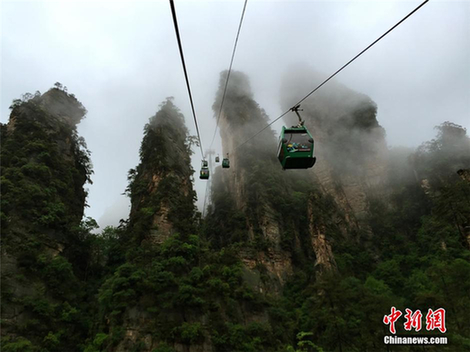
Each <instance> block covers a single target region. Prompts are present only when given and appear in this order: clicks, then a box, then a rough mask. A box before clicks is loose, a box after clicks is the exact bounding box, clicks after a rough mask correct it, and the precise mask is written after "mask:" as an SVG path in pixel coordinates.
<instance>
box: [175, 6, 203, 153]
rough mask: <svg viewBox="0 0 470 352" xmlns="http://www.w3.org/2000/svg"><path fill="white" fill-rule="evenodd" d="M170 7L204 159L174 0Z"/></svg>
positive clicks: (200, 144)
mask: <svg viewBox="0 0 470 352" xmlns="http://www.w3.org/2000/svg"><path fill="white" fill-rule="evenodd" d="M170 7H171V14H172V16H173V24H174V26H175V33H176V39H177V41H178V48H179V52H180V56H181V63H182V64H183V71H184V77H185V79H186V87H187V88H188V94H189V101H190V102H191V110H192V112H193V117H194V124H195V125H196V132H197V137H198V139H199V148H200V149H201V155H202V159H203V160H204V159H205V157H204V149H203V148H202V141H201V134H200V133H199V125H198V123H197V117H196V110H195V109H194V102H193V96H192V94H191V87H190V85H189V78H188V72H187V70H186V64H185V61H184V55H183V46H182V45H181V38H180V32H179V29H178V20H177V18H176V10H175V4H174V2H173V0H170Z"/></svg>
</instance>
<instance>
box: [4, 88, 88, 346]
mask: <svg viewBox="0 0 470 352" xmlns="http://www.w3.org/2000/svg"><path fill="white" fill-rule="evenodd" d="M11 108H12V112H11V115H10V120H9V122H8V124H7V125H5V126H2V127H1V128H2V141H1V142H2V151H1V160H2V172H1V174H2V213H1V217H2V335H4V337H5V339H6V340H8V339H10V338H13V337H15V338H17V339H20V340H23V341H24V343H25V344H29V343H31V344H35V345H38V346H43V339H44V338H45V336H46V335H47V334H48V333H49V332H50V334H54V333H57V331H58V330H59V329H60V325H61V324H67V323H65V322H63V321H61V319H60V318H59V316H58V315H57V314H56V312H55V311H53V310H48V309H50V308H51V307H53V306H54V307H55V309H56V310H57V313H58V311H59V310H60V309H75V308H74V307H75V306H76V305H77V304H78V300H79V298H78V296H77V295H76V292H75V293H74V289H76V288H77V286H76V285H78V281H77V278H76V277H75V274H74V273H73V272H72V266H71V264H70V262H69V261H68V259H67V251H68V250H69V248H71V246H73V244H74V242H75V241H76V240H77V236H78V232H77V231H78V227H79V225H80V221H81V219H82V216H83V211H84V206H85V198H86V191H85V190H84V189H83V185H84V183H85V182H86V181H87V180H89V177H90V174H91V162H90V159H89V157H88V155H89V152H88V151H87V150H86V146H85V143H84V140H83V139H82V138H80V137H78V135H77V131H76V124H77V123H79V122H80V120H81V119H82V118H83V117H84V115H85V113H86V110H85V108H84V107H83V106H82V104H81V103H80V102H79V101H78V100H77V99H76V98H75V97H74V96H73V95H70V94H68V93H67V92H65V91H63V90H61V89H57V88H54V89H51V90H49V91H48V92H46V93H45V94H43V95H40V94H39V92H37V93H36V94H35V95H34V96H33V95H30V94H29V95H26V96H25V97H24V99H23V100H16V101H15V102H14V104H13V105H12V107H11ZM78 270H80V269H78ZM62 280H68V281H69V282H63V281H62ZM67 286H68V287H67ZM66 302H67V303H66ZM69 303H70V304H69ZM39 306H42V307H43V309H40V308H39ZM46 317H47V318H46ZM34 321H36V322H37V323H36V324H35V323H33V322H34ZM39 322H42V323H41V324H40V323H39ZM75 337H76V336H75ZM71 339H73V338H72V337H70V340H68V342H71ZM28 341H29V342H28ZM64 343H66V342H64ZM25 346H26V345H25Z"/></svg>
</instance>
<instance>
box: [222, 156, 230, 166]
mask: <svg viewBox="0 0 470 352" xmlns="http://www.w3.org/2000/svg"><path fill="white" fill-rule="evenodd" d="M229 167H230V160H229V159H228V153H227V157H226V158H223V160H222V168H224V169H228V168H229Z"/></svg>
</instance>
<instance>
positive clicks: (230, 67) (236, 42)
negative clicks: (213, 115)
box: [209, 0, 248, 148]
mask: <svg viewBox="0 0 470 352" xmlns="http://www.w3.org/2000/svg"><path fill="white" fill-rule="evenodd" d="M247 2H248V0H245V4H244V5H243V11H242V16H241V18H240V24H239V25H238V31H237V37H236V38H235V44H234V46H233V51H232V58H231V60H230V66H229V69H228V73H227V79H226V80H225V87H224V94H223V95H222V102H221V103H220V109H219V113H218V115H217V122H216V125H215V130H214V136H213V137H212V142H211V145H210V147H209V148H211V147H212V144H213V143H214V140H215V136H216V134H217V128H218V127H219V120H220V114H221V113H222V107H223V106H224V101H225V94H226V93H227V86H228V81H229V79H230V72H231V71H232V65H233V59H234V58H235V51H236V50H237V44H238V37H239V36H240V30H241V28H242V23H243V18H244V16H245V10H246V4H247Z"/></svg>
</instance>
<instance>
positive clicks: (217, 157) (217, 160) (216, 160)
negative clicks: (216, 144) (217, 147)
mask: <svg viewBox="0 0 470 352" xmlns="http://www.w3.org/2000/svg"><path fill="white" fill-rule="evenodd" d="M215 162H216V163H218V162H220V158H219V156H218V155H217V156H216V157H215Z"/></svg>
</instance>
